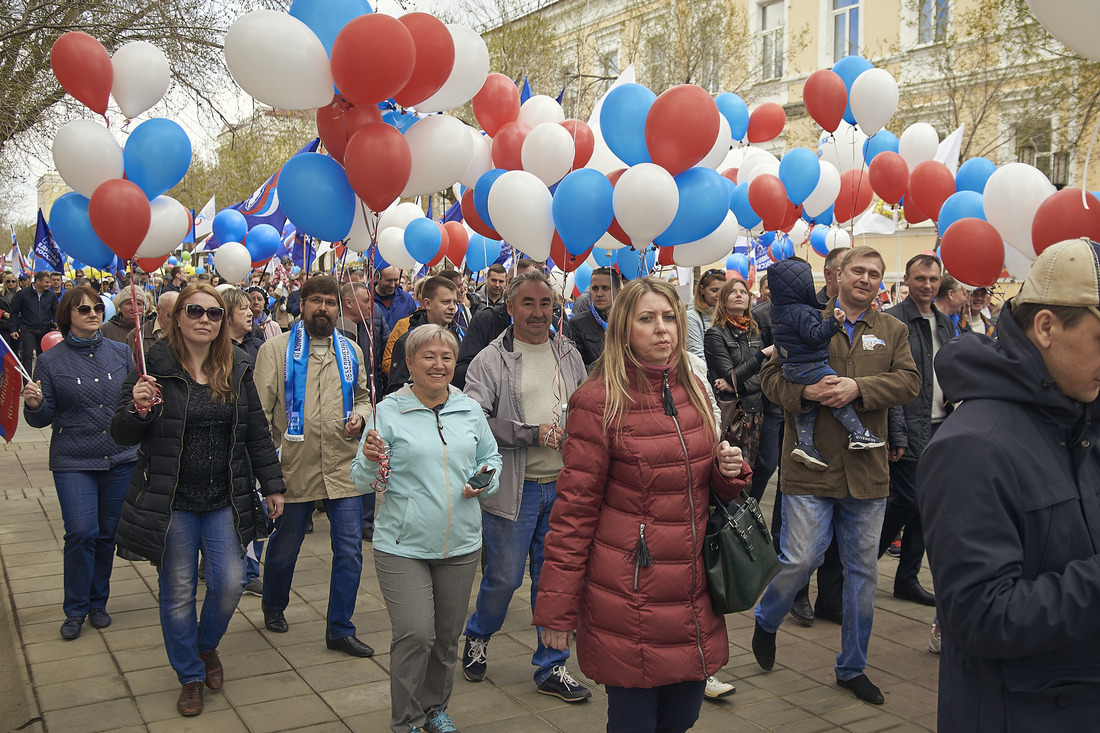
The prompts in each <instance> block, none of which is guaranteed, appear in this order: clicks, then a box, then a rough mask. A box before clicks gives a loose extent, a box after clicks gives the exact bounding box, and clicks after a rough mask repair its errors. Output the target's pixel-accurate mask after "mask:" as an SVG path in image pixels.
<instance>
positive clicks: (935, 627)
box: [928, 621, 940, 654]
mask: <svg viewBox="0 0 1100 733" xmlns="http://www.w3.org/2000/svg"><path fill="white" fill-rule="evenodd" d="M928 651H930V652H932V653H933V654H939V653H940V625H939V624H937V623H936V622H935V621H933V622H932V633H931V634H929V635H928Z"/></svg>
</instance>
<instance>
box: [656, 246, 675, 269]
mask: <svg viewBox="0 0 1100 733" xmlns="http://www.w3.org/2000/svg"><path fill="white" fill-rule="evenodd" d="M672 254H673V248H672V247H658V248H657V264H658V265H664V266H665V267H672V266H673V265H675V264H676V261H675V260H673V259H672Z"/></svg>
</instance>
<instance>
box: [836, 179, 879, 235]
mask: <svg viewBox="0 0 1100 733" xmlns="http://www.w3.org/2000/svg"><path fill="white" fill-rule="evenodd" d="M870 205H871V184H870V182H869V181H867V180H866V179H865V178H864V175H863V170H862V169H859V168H853V169H851V170H846V171H844V172H843V173H841V174H840V193H839V194H837V197H836V204H835V205H834V208H833V216H835V217H836V222H837V224H843V223H844V222H846V221H849V220H851V219H855V218H856V217H857V216H859V215H860V214H862V213H863V212H864V211H866V210H867V207H868V206H870Z"/></svg>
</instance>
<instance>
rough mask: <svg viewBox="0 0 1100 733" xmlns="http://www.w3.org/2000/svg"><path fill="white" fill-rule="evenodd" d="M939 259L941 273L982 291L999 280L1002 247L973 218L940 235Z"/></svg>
mask: <svg viewBox="0 0 1100 733" xmlns="http://www.w3.org/2000/svg"><path fill="white" fill-rule="evenodd" d="M1078 196H1080V194H1078ZM940 257H941V258H942V259H943V266H944V269H946V270H947V271H948V272H950V273H951V274H952V275H954V276H955V279H957V280H958V281H959V282H961V283H963V284H964V285H970V286H971V287H975V288H986V287H989V286H990V285H992V284H993V283H995V282H997V278H999V277H1000V276H1001V268H1002V267H1003V266H1004V262H1005V244H1004V241H1003V240H1002V239H1001V235H1000V234H999V233H998V232H997V230H996V228H994V226H993V225H992V224H990V223H989V222H987V221H983V220H982V219H976V218H966V219H959V220H958V221H956V222H955V223H954V224H952V225H951V226H949V227H948V228H947V231H946V232H944V233H943V237H942V238H941V239H940Z"/></svg>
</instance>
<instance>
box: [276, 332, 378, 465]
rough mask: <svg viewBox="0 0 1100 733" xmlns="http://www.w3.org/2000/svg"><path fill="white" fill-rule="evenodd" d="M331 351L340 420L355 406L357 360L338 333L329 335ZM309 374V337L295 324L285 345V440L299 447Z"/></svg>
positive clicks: (348, 414)
mask: <svg viewBox="0 0 1100 733" xmlns="http://www.w3.org/2000/svg"><path fill="white" fill-rule="evenodd" d="M332 347H333V350H334V351H335V352H336V363H337V364H338V365H339V369H340V393H341V394H342V395H343V397H344V419H347V418H348V417H350V416H351V411H352V408H353V407H354V406H355V385H356V383H357V382H358V381H359V359H358V357H356V355H355V349H353V348H351V344H350V343H348V340H347V339H346V338H345V337H344V336H343V335H342V334H341V333H340V332H339V331H333V332H332ZM308 371H309V333H307V332H306V329H305V325H304V324H303V323H302V322H301V321H298V322H297V323H296V324H294V328H293V329H292V330H291V333H290V339H289V341H287V345H286V380H285V382H284V386H285V389H286V395H285V398H286V434H285V435H284V436H283V437H284V438H285V439H286V440H289V441H291V442H296V443H300V442H302V441H304V440H305V434H304V431H305V426H304V424H303V419H302V418H303V415H304V413H305V403H306V374H307V373H308Z"/></svg>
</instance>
